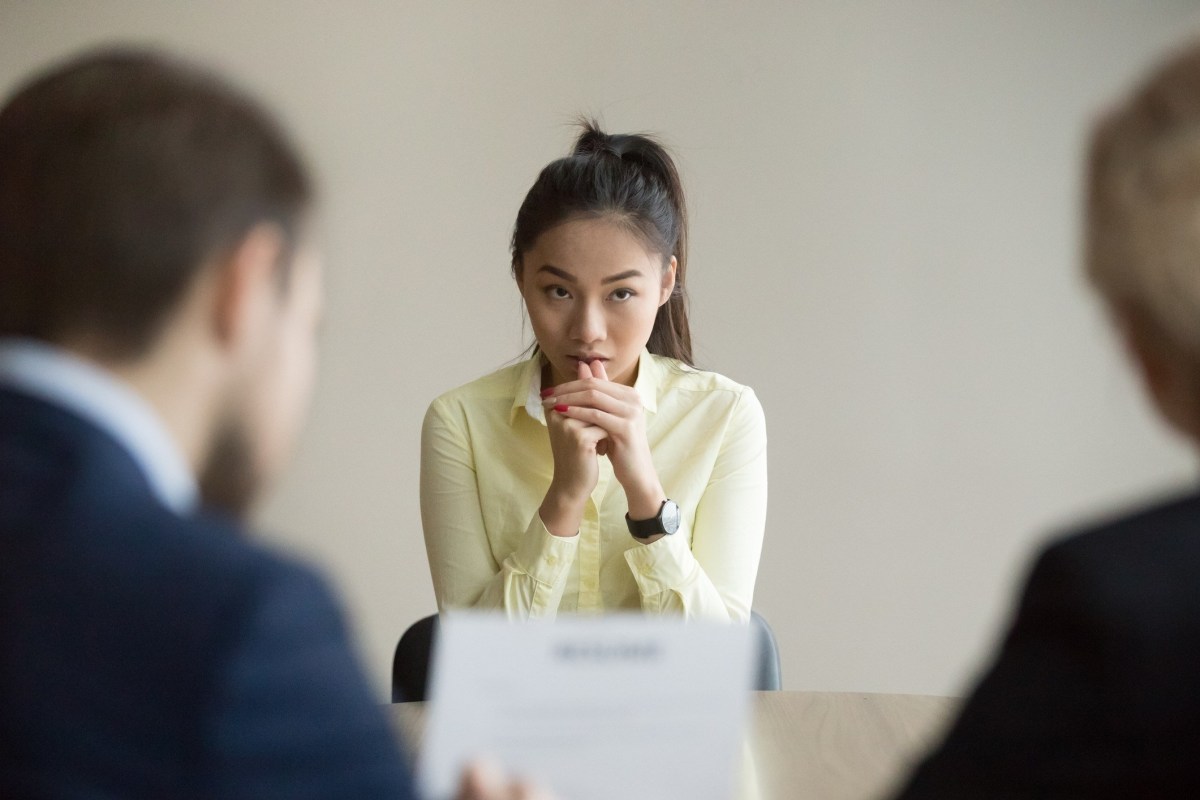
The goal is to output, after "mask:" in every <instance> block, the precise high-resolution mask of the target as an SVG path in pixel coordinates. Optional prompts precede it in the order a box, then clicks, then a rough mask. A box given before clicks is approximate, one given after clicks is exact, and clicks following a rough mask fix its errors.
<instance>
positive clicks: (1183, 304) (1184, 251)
mask: <svg viewBox="0 0 1200 800" xmlns="http://www.w3.org/2000/svg"><path fill="white" fill-rule="evenodd" d="M1087 181H1088V183H1087V220H1086V266H1087V272H1088V276H1089V278H1090V279H1091V281H1092V283H1093V284H1094V285H1095V286H1096V288H1097V289H1098V290H1099V291H1100V293H1101V294H1102V295H1104V297H1105V298H1106V299H1107V300H1108V301H1109V302H1110V303H1112V304H1114V305H1116V306H1126V307H1132V308H1134V309H1136V310H1137V311H1138V313H1139V315H1140V316H1141V317H1143V318H1145V320H1146V321H1147V322H1149V323H1151V324H1153V325H1154V326H1155V327H1156V328H1157V329H1159V331H1158V332H1160V333H1161V334H1163V335H1165V336H1166V337H1168V338H1169V339H1170V340H1171V341H1172V342H1174V343H1175V344H1177V345H1180V346H1183V347H1184V348H1186V349H1187V350H1189V351H1191V352H1194V353H1196V354H1197V355H1198V356H1200V42H1197V43H1194V44H1193V45H1192V46H1190V47H1188V48H1185V49H1184V50H1182V51H1181V52H1179V53H1177V54H1176V55H1175V57H1173V58H1172V59H1170V60H1169V61H1167V62H1166V63H1165V64H1164V65H1163V66H1161V67H1160V68H1159V69H1158V70H1157V71H1155V72H1154V73H1153V74H1152V75H1151V77H1150V78H1149V80H1147V81H1145V82H1144V83H1143V84H1142V85H1141V86H1140V87H1139V88H1138V89H1137V90H1136V91H1134V92H1133V94H1132V95H1130V97H1128V98H1127V99H1126V100H1125V101H1124V102H1122V103H1121V104H1119V105H1118V106H1117V107H1116V108H1115V109H1114V110H1112V111H1110V112H1109V113H1108V114H1107V115H1106V116H1105V117H1104V118H1103V119H1102V120H1101V121H1100V122H1099V123H1098V124H1097V125H1096V127H1095V129H1094V131H1093V134H1092V141H1091V152H1090V158H1089V164H1088V178H1087Z"/></svg>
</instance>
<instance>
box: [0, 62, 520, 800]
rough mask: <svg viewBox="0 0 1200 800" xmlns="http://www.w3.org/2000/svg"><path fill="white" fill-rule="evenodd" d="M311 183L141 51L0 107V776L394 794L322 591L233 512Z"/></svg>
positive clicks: (287, 338)
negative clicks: (247, 532)
mask: <svg viewBox="0 0 1200 800" xmlns="http://www.w3.org/2000/svg"><path fill="white" fill-rule="evenodd" d="M310 204H311V189H310V185H309V178H308V176H307V173H306V170H305V168H304V166H303V164H302V163H301V161H300V159H299V158H298V157H297V155H296V153H295V150H294V149H293V147H292V146H291V144H290V143H289V142H288V141H287V140H286V138H285V136H284V134H283V133H282V132H281V131H280V130H279V129H278V128H277V126H276V125H275V124H274V123H273V122H272V120H271V119H270V118H269V117H268V116H266V115H265V114H264V112H263V111H261V110H260V109H259V108H258V107H257V106H256V104H255V103H253V102H252V101H251V100H249V99H248V98H246V97H245V96H244V95H242V94H241V93H239V92H238V91H237V90H235V89H233V88H232V87H230V86H228V85H227V84H225V83H224V82H222V81H221V80H219V79H218V78H216V77H214V76H212V75H209V74H207V73H205V72H203V71H201V70H199V69H196V68H194V67H192V66H189V65H185V64H181V63H178V62H175V61H173V60H171V59H168V58H165V57H162V56H159V55H155V54H148V53H144V52H107V53H95V54H91V55H88V56H85V57H82V58H80V59H77V60H75V61H72V62H70V63H67V64H65V65H62V66H58V67H55V68H53V69H52V70H50V71H48V72H46V73H44V74H42V75H39V76H37V77H35V78H34V79H33V80H32V81H30V82H29V83H27V84H26V85H25V86H24V87H22V88H21V89H19V90H18V92H17V93H16V94H15V95H14V96H13V97H11V98H10V99H9V101H8V102H7V104H6V105H5V106H4V108H3V109H2V110H0V797H4V798H49V797H55V798H67V797H70V798H93V797H94V798H100V797H121V798H141V797H145V798H151V797H153V798H163V797H171V798H188V797H197V798H199V797H204V798H256V800H263V798H274V797H279V798H283V797H287V798H339V799H343V798H355V799H356V800H360V799H361V798H403V797H409V796H412V788H411V782H410V777H409V774H408V770H407V768H406V766H405V763H404V761H403V760H402V758H401V755H400V753H399V750H398V748H397V747H396V744H395V742H394V741H393V739H392V737H391V732H390V730H389V726H388V723H387V720H386V718H385V716H384V714H383V711H382V709H381V708H380V707H379V705H378V704H377V703H376V701H375V700H374V698H373V697H372V696H371V693H370V692H369V691H368V689H367V687H366V685H365V682H364V680H363V677H362V675H361V670H360V668H359V665H358V664H357V662H356V659H355V657H354V656H353V655H352V650H351V645H350V643H349V641H348V637H347V633H346V630H345V626H344V624H343V622H342V619H341V615H340V613H339V611H338V609H337V608H336V606H335V602H334V600H333V598H332V597H331V594H330V591H329V590H328V589H327V588H326V586H325V585H324V583H323V582H322V580H321V579H319V578H318V577H317V576H316V575H315V574H314V573H313V572H312V571H310V570H309V569H308V568H306V567H304V566H301V565H299V564H297V563H295V562H293V561H291V560H289V559H286V558H283V557H281V556H279V555H276V554H273V553H271V552H269V551H267V550H266V549H264V548H262V547H259V546H257V545H254V544H252V543H250V542H248V541H247V540H246V539H245V538H244V536H243V532H242V530H241V528H240V526H239V522H238V520H239V518H241V517H242V516H243V515H244V512H245V511H246V509H247V508H248V507H249V505H250V504H251V502H252V501H253V500H254V499H255V498H256V497H257V496H258V494H259V490H260V487H261V486H262V485H264V484H265V483H266V482H267V481H268V480H269V479H270V477H271V476H272V475H273V474H274V473H275V472H276V471H277V469H278V468H279V467H280V466H281V465H282V464H283V462H284V461H285V460H286V457H287V453H288V449H289V446H290V444H291V442H292V439H293V438H294V435H295V433H296V431H297V429H298V428H299V426H300V423H301V419H302V417H303V412H304V407H305V405H306V402H307V399H308V395H309V390H310V387H311V384H312V381H313V378H314V372H315V358H314V355H315V346H314V338H315V332H316V329H317V326H318V321H319V319H320V302H321V276H320V265H319V261H318V257H317V253H316V251H315V249H314V248H313V247H312V245H311V240H310V237H309V236H308V222H309V220H308V211H309V207H310ZM509 789H510V787H495V786H490V787H489V786H481V785H479V783H478V781H476V782H474V783H472V784H471V785H470V786H468V787H466V788H465V789H464V796H471V797H484V796H487V797H501V796H503V797H508V796H510V794H509Z"/></svg>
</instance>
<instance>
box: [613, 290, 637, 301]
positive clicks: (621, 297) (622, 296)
mask: <svg viewBox="0 0 1200 800" xmlns="http://www.w3.org/2000/svg"><path fill="white" fill-rule="evenodd" d="M610 297H612V299H613V300H616V301H618V302H624V301H625V300H628V299H630V298H631V297H633V290H632V289H617V290H616V291H614V292H613V293H612V294H611V295H610Z"/></svg>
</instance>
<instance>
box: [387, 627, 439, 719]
mask: <svg viewBox="0 0 1200 800" xmlns="http://www.w3.org/2000/svg"><path fill="white" fill-rule="evenodd" d="M437 621H438V616H437V614H432V615H430V616H428V617H424V618H423V619H419V620H417V621H416V622H414V623H413V624H412V625H410V626H409V627H408V630H406V631H405V632H404V635H403V636H401V637H400V641H399V642H398V643H397V644H396V654H395V655H394V656H392V702H393V703H406V702H409V701H412V700H424V699H425V693H426V689H428V687H429V657H430V654H432V653H433V640H434V638H435V637H436V635H437Z"/></svg>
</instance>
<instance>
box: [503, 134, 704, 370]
mask: <svg viewBox="0 0 1200 800" xmlns="http://www.w3.org/2000/svg"><path fill="white" fill-rule="evenodd" d="M581 127H582V128H583V131H582V132H581V133H580V134H579V138H578V139H576V140H575V147H574V149H573V150H572V153H571V155H569V156H567V157H566V158H560V159H558V160H557V161H553V162H551V163H550V164H549V165H548V166H546V168H545V169H543V170H542V172H541V174H540V175H538V179H537V180H536V181H535V182H534V184H533V187H532V188H531V189H530V190H529V193H528V194H527V195H526V196H525V201H524V202H523V203H522V204H521V209H520V211H518V212H517V222H516V225H515V226H514V227H513V238H512V269H513V275H514V276H515V277H520V274H521V269H522V257H523V255H524V254H525V252H527V251H528V250H529V249H530V248H532V247H533V245H534V243H535V242H536V241H537V239H538V237H539V236H541V235H542V234H543V233H545V232H546V231H548V230H550V229H551V228H553V227H556V226H557V225H560V224H562V223H563V222H567V221H569V220H571V219H574V218H578V217H610V218H613V219H614V220H616V221H617V222H618V223H619V224H622V225H626V226H628V227H629V228H630V229H631V230H632V231H633V232H634V233H636V234H637V235H638V236H639V237H641V238H642V239H643V240H644V241H645V243H646V244H647V245H648V246H649V247H650V248H652V249H653V250H654V251H656V252H659V253H662V255H663V268H664V269H666V266H667V264H668V263H669V262H670V260H671V256H674V257H675V260H676V264H677V266H676V269H675V289H674V291H672V292H671V296H670V298H669V299H668V300H667V302H666V303H664V304H663V305H662V306H661V307H660V308H659V309H658V314H657V316H656V317H655V319H654V327H653V329H652V330H651V332H650V339H649V341H648V342H647V343H646V347H647V349H648V350H649V351H650V352H651V353H654V354H656V355H661V356H667V357H669V358H674V359H677V360H679V361H682V362H683V363H685V364H687V365H689V366H692V364H693V360H692V334H691V328H690V326H689V324H688V307H687V306H688V300H687V283H686V277H687V206H686V204H685V202H684V197H683V183H682V181H681V180H680V178H679V170H678V169H676V167H675V162H674V161H672V159H671V156H670V154H669V153H667V151H666V149H665V148H664V147H663V146H662V145H661V144H659V143H658V142H657V141H656V140H655V139H654V138H653V137H651V136H647V135H644V134H607V133H605V132H604V131H602V130H601V129H600V127H599V125H598V124H597V123H596V122H595V121H594V120H584V121H583V122H582V123H581Z"/></svg>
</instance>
